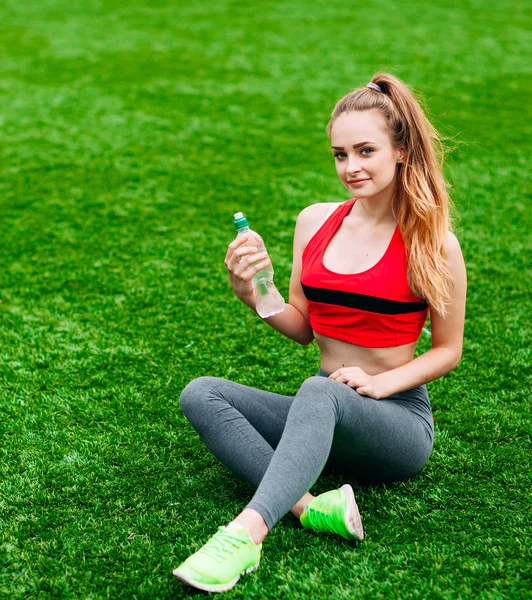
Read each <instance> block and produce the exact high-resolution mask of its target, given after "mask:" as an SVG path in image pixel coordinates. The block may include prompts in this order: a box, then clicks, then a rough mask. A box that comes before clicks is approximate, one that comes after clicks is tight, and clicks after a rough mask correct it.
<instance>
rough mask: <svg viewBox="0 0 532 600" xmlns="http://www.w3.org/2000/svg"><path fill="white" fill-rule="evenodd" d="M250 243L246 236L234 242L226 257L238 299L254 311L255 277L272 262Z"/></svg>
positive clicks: (240, 236)
mask: <svg viewBox="0 0 532 600" xmlns="http://www.w3.org/2000/svg"><path fill="white" fill-rule="evenodd" d="M252 241H255V240H252ZM249 243H250V239H249V236H248V235H245V234H244V235H239V236H238V237H237V238H236V239H235V240H234V241H232V242H231V243H230V244H229V247H228V248H227V254H226V255H225V266H226V267H227V271H228V272H229V279H230V281H231V287H232V288H233V291H234V292H235V294H236V296H237V298H239V299H240V300H242V302H244V303H245V304H247V305H248V306H250V307H251V308H253V309H254V308H255V294H254V291H253V284H252V280H253V276H254V275H255V273H258V272H259V271H260V270H262V269H264V268H265V267H267V266H268V265H270V264H271V262H270V258H269V256H268V253H267V252H265V251H264V252H257V249H258V248H257V246H251V245H249Z"/></svg>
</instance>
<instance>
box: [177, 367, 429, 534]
mask: <svg viewBox="0 0 532 600" xmlns="http://www.w3.org/2000/svg"><path fill="white" fill-rule="evenodd" d="M328 375H329V374H328V373H326V372H325V371H322V370H321V369H320V370H319V371H318V373H317V375H316V376H314V377H309V378H308V379H306V380H305V381H304V382H303V384H302V385H301V387H300V388H299V390H298V392H297V394H296V395H295V396H282V395H280V394H274V393H272V392H265V391H263V390H258V389H254V388H251V387H247V386H244V385H240V384H239V383H234V382H232V381H227V380H225V379H219V378H215V377H200V378H198V379H194V380H193V381H191V382H190V383H189V384H188V385H187V387H186V388H185V389H184V390H183V392H182V394H181V397H180V399H179V402H180V405H181V408H182V410H183V412H184V413H185V416H186V417H187V419H188V420H189V421H190V423H191V424H192V426H193V427H194V429H195V430H196V431H197V432H198V434H199V437H200V439H201V440H202V441H203V442H204V443H205V445H206V446H207V447H208V448H209V450H210V451H211V452H212V453H213V454H214V455H215V456H216V457H217V458H218V459H219V460H220V461H221V462H222V463H223V464H224V465H225V466H226V467H228V468H229V469H231V471H233V473H235V474H236V475H238V476H240V477H241V478H243V479H245V480H246V481H249V482H250V483H251V484H253V485H254V486H256V487H257V490H256V492H255V494H254V496H253V498H252V499H251V501H250V502H249V503H248V504H247V506H246V508H253V509H254V510H256V511H257V512H259V513H260V514H261V515H262V517H263V518H264V520H265V521H266V524H267V526H268V529H269V530H271V529H272V527H273V526H274V525H275V524H276V523H277V522H278V521H279V520H280V519H281V518H282V517H283V516H284V515H285V514H286V513H287V512H288V511H289V510H290V509H291V508H292V506H294V505H295V504H296V503H297V502H298V500H299V499H300V498H301V497H302V496H303V495H304V494H305V492H307V491H309V489H310V488H311V487H312V485H313V484H314V483H315V482H316V480H317V479H318V477H319V475H320V473H321V472H322V471H323V470H324V469H326V470H327V471H328V470H329V469H333V470H339V471H341V472H344V473H347V474H349V475H351V476H352V477H353V478H356V479H357V480H359V481H366V482H391V481H397V480H399V479H405V478H407V477H410V476H412V475H414V474H415V473H417V472H418V471H420V470H421V468H422V467H423V465H424V464H425V463H426V462H427V460H428V458H429V455H430V453H431V451H432V443H433V439H434V426H433V422H432V414H431V408H430V402H429V397H428V393H427V388H426V386H424V385H422V386H420V387H418V388H414V389H411V390H408V391H406V392H400V393H398V394H393V395H392V396H388V397H387V398H385V399H383V400H374V399H372V398H369V397H367V396H361V395H360V394H357V392H356V391H355V390H354V389H353V388H350V387H349V386H348V385H346V384H345V383H340V382H338V381H334V380H332V379H328V378H327V377H328Z"/></svg>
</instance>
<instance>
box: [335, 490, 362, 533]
mask: <svg viewBox="0 0 532 600" xmlns="http://www.w3.org/2000/svg"><path fill="white" fill-rule="evenodd" d="M340 489H341V490H343V492H344V494H345V497H346V499H347V511H346V518H345V524H346V527H347V529H348V530H349V532H350V533H351V534H352V535H353V537H355V538H356V539H357V540H363V539H364V527H363V526H362V518H361V516H360V512H359V510H358V506H357V503H356V500H355V494H354V493H353V488H352V487H351V486H350V485H349V484H348V483H346V484H345V485H343V486H342V487H341V488H340Z"/></svg>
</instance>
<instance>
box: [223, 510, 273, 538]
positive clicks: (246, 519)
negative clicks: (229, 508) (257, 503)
mask: <svg viewBox="0 0 532 600" xmlns="http://www.w3.org/2000/svg"><path fill="white" fill-rule="evenodd" d="M229 525H231V526H232V525H236V526H238V527H244V528H245V529H247V530H248V531H249V534H250V536H251V539H252V540H253V542H254V543H255V544H260V543H262V542H263V541H264V539H265V538H266V536H267V535H268V526H267V525H266V521H265V520H264V518H263V517H262V515H261V514H260V513H258V512H257V511H256V510H253V509H252V508H245V509H244V510H243V511H242V512H241V513H240V514H239V515H238V516H237V517H235V518H234V519H233V520H232V521H231V522H230V523H229Z"/></svg>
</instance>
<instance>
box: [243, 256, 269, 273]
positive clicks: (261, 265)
mask: <svg viewBox="0 0 532 600" xmlns="http://www.w3.org/2000/svg"><path fill="white" fill-rule="evenodd" d="M271 264H272V263H271V262H270V259H269V258H268V257H266V258H265V259H264V260H261V261H260V262H258V263H257V264H256V265H253V266H252V267H250V268H249V269H248V270H249V271H251V272H252V273H253V275H255V274H256V273H258V272H259V271H262V269H265V268H266V267H268V266H269V265H271Z"/></svg>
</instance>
